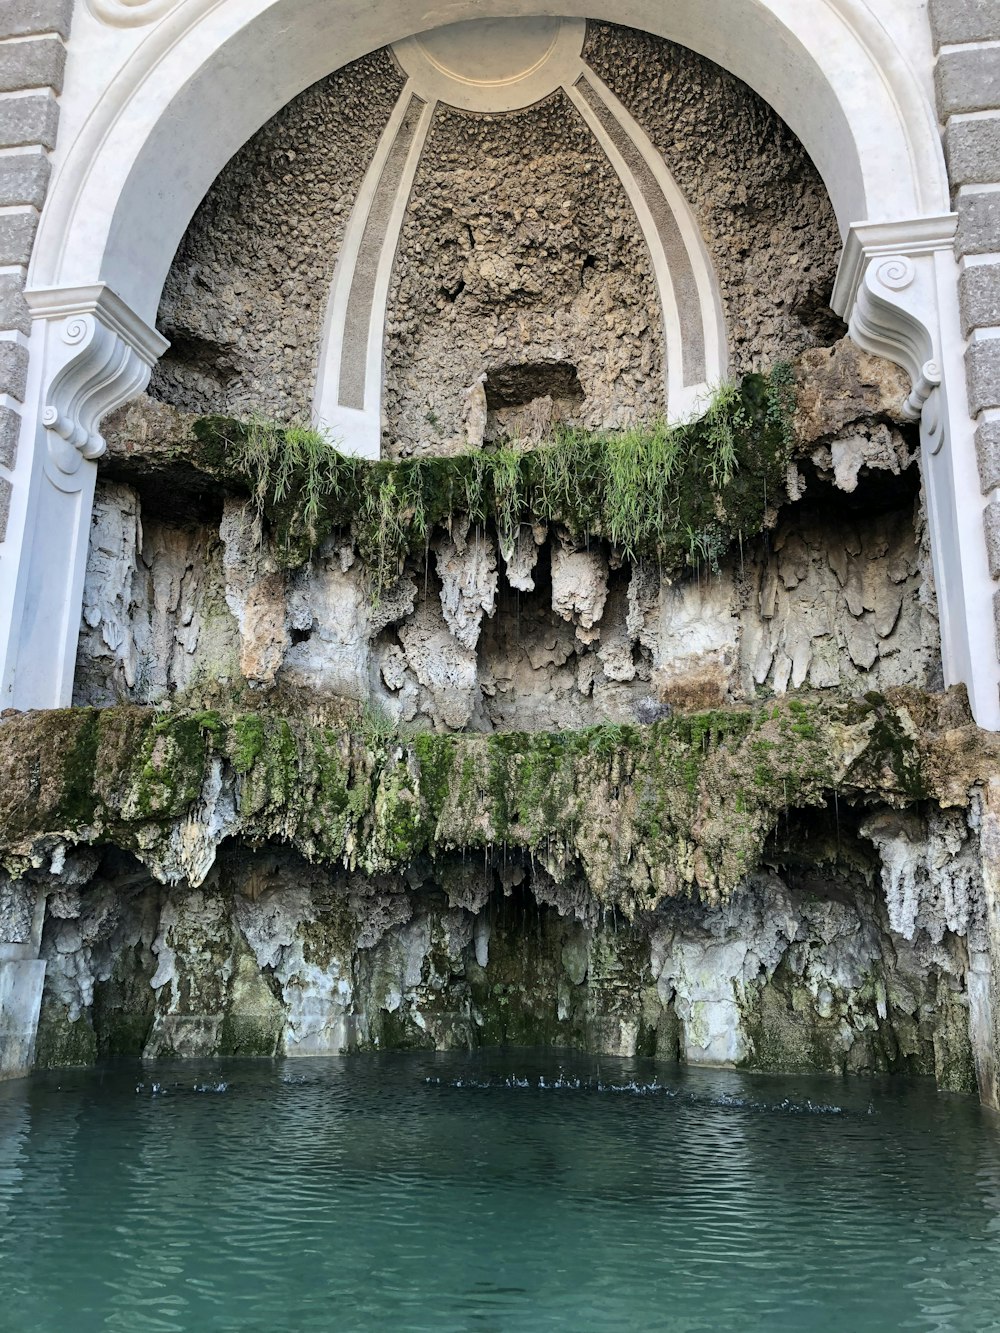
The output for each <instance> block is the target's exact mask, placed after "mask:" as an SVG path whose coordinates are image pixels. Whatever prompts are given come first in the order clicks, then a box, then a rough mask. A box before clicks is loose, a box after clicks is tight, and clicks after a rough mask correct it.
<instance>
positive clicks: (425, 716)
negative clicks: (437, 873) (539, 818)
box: [75, 483, 940, 731]
mask: <svg viewBox="0 0 1000 1333" xmlns="http://www.w3.org/2000/svg"><path fill="white" fill-rule="evenodd" d="M93 534H94V535H93V540H92V544H91V554H90V560H89V563H88V572H87V580H86V584H85V591H84V621H83V632H82V635H81V641H80V650H79V656H78V669H77V677H76V695H75V701H76V702H77V703H79V704H97V705H104V704H108V703H112V702H116V701H122V700H126V701H133V702H148V703H155V702H160V701H162V700H164V699H167V698H169V697H171V696H174V695H176V696H177V697H178V698H181V699H186V700H188V701H196V700H202V701H208V700H213V699H218V698H220V697H224V696H225V695H226V694H227V693H230V692H231V691H232V690H233V689H235V688H238V687H244V686H247V685H249V686H250V687H251V688H254V689H258V690H259V689H265V690H268V689H280V690H281V691H282V692H283V693H284V694H285V695H286V696H287V697H297V698H299V699H300V701H301V704H302V706H303V707H308V706H309V703H310V701H315V700H328V701H332V700H336V699H347V700H352V701H355V702H358V703H361V702H365V701H369V702H373V703H377V704H379V705H380V706H381V707H382V708H384V709H385V710H386V711H387V712H388V713H389V714H390V715H391V716H392V717H393V718H395V719H396V721H398V722H403V723H412V724H415V725H418V726H430V727H433V728H437V729H448V730H453V729H458V730H462V729H465V728H470V727H471V728H472V729H475V730H486V731H492V730H494V729H499V730H510V729H529V730H532V729H539V728H558V727H578V726H585V725H588V724H590V723H592V722H595V721H600V720H612V721H619V722H630V721H635V720H636V719H639V720H644V718H643V713H644V710H648V709H649V708H650V707H651V706H653V705H656V706H661V705H664V704H666V705H669V706H670V707H682V708H689V707H710V706H714V705H717V704H723V703H732V702H738V701H740V700H745V699H750V698H753V697H755V696H756V695H757V694H759V693H768V694H770V693H777V694H782V693H784V692H785V691H786V690H787V689H789V688H791V689H798V688H801V687H809V688H814V689H816V688H819V689H823V688H837V689H843V690H849V691H863V690H866V689H885V688H887V687H890V686H893V685H903V684H916V685H922V686H934V685H935V684H937V683H939V682H938V675H939V670H940V667H939V647H938V637H937V619H936V614H935V608H934V604H933V590H932V588H931V585H930V582H929V566H928V560H927V554H926V551H924V550H923V549H922V547H921V543H920V540H919V538H918V536H917V533H916V532H915V530H914V523H913V505H912V502H911V503H910V505H909V506H907V507H903V508H898V507H897V508H890V509H888V510H887V511H882V512H876V513H869V514H866V513H864V512H862V513H861V514H858V515H851V514H850V512H849V511H846V512H845V513H842V514H841V515H839V516H831V515H829V514H827V515H825V516H824V515H823V514H822V513H818V512H816V511H813V512H809V511H803V513H801V514H797V513H795V512H793V513H791V514H790V515H789V516H788V518H787V519H785V520H784V521H783V522H782V523H781V524H780V526H779V527H778V528H777V530H776V531H775V533H774V535H773V537H772V538H771V539H770V540H769V541H767V542H755V543H752V544H749V543H748V544H747V546H746V548H745V549H744V551H743V552H742V555H741V554H740V553H739V552H735V553H734V554H733V555H732V556H731V557H730V558H729V559H727V560H726V561H725V562H724V563H723V564H722V565H721V566H720V568H719V570H718V572H713V570H711V569H710V568H708V567H705V568H703V569H701V570H700V571H698V572H697V573H696V574H695V575H693V576H692V577H690V578H688V579H685V580H683V581H682V582H680V583H677V584H672V583H670V582H669V581H668V580H666V579H663V578H661V577H660V575H659V573H658V571H657V569H656V568H655V566H651V565H638V566H634V567H633V566H628V565H626V566H624V567H623V566H621V565H619V567H618V568H614V567H612V566H613V565H614V563H615V562H614V555H613V552H609V551H608V550H607V549H606V548H604V547H603V546H601V545H600V544H597V545H595V546H592V547H590V548H589V549H583V548H580V549H577V548H574V547H573V545H572V544H571V543H567V541H566V540H565V538H562V537H560V536H559V535H558V534H542V533H539V534H538V535H539V536H540V537H542V544H541V545H540V546H536V545H535V543H534V537H533V536H532V538H531V545H532V548H533V555H534V557H535V559H534V561H533V563H532V565H531V567H530V570H529V569H528V567H527V565H526V563H524V564H521V565H517V564H514V563H513V562H511V563H508V562H507V561H505V560H504V558H503V556H502V554H499V553H498V552H497V549H496V543H495V539H494V538H493V537H492V536H491V535H490V534H489V533H487V532H484V531H469V532H468V533H466V534H465V536H464V537H461V538H460V540H459V541H458V542H457V543H456V542H455V541H442V542H439V543H436V544H435V547H434V549H432V550H431V551H430V552H429V554H428V559H427V564H426V568H418V567H416V566H414V567H413V568H412V569H410V570H409V571H408V572H407V573H406V574H405V575H404V576H403V578H402V579H401V580H400V582H399V584H398V585H397V587H396V588H395V589H394V590H393V591H392V592H391V594H390V595H389V596H387V597H385V598H384V599H383V600H382V601H381V602H380V603H379V604H378V606H373V605H372V604H371V600H370V597H369V594H368V592H367V589H366V586H365V579H364V571H363V569H362V568H361V566H360V565H359V563H358V561H357V560H356V557H355V555H354V552H353V551H352V550H351V548H350V547H346V548H339V547H338V548H335V549H331V550H329V551H324V552H321V553H320V554H319V555H318V556H317V558H316V559H315V560H314V561H313V563H312V565H311V566H309V567H308V568H307V569H306V570H304V571H301V572H299V573H297V574H295V575H291V576H286V575H284V574H282V573H280V572H278V570H277V567H276V564H275V563H274V562H273V561H272V560H269V558H268V555H267V548H266V546H265V547H264V548H263V549H260V548H258V547H257V545H256V538H255V537H254V536H253V532H252V521H251V520H250V519H249V517H248V515H247V514H246V513H245V511H244V507H243V504H242V503H241V502H239V501H232V502H228V503H227V507H226V511H225V514H224V517H223V520H222V524H221V527H220V526H213V527H207V526H206V527H190V526H184V527H179V526H176V525H174V524H169V523H164V522H162V521H160V520H156V519H153V520H143V519H142V516H141V503H140V501H139V499H138V497H137V495H136V492H135V491H134V490H132V489H131V488H130V487H127V486H124V485H121V484H119V483H108V484H106V485H104V486H102V487H100V488H99V490H98V495H97V499H96V503H95V508H94V527H93ZM248 534H249V535H248ZM529 585H530V586H529Z"/></svg>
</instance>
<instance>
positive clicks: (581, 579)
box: [552, 541, 608, 632]
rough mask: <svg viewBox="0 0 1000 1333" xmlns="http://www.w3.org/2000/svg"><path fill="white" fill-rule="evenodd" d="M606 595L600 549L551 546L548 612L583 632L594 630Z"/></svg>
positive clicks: (606, 578) (558, 542) (599, 618)
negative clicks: (550, 581)
mask: <svg viewBox="0 0 1000 1333" xmlns="http://www.w3.org/2000/svg"><path fill="white" fill-rule="evenodd" d="M607 595H608V562H607V559H606V558H605V555H604V553H603V551H602V550H601V548H600V546H598V545H596V544H595V545H594V546H593V547H592V548H590V549H587V550H584V549H576V548H574V547H572V546H567V545H566V544H565V543H563V542H561V541H557V542H555V543H554V544H553V546H552V610H553V611H555V613H556V615H558V616H561V617H562V619H563V620H568V621H571V622H572V623H573V624H575V625H576V626H578V628H580V629H582V630H583V631H585V632H586V631H589V630H593V629H596V628H597V627H598V626H599V624H600V621H601V617H602V616H603V614H604V603H605V600H606V598H607Z"/></svg>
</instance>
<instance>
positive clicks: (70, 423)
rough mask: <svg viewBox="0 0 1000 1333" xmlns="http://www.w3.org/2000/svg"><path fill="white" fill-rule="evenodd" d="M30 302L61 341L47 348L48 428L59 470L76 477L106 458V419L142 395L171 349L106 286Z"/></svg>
mask: <svg viewBox="0 0 1000 1333" xmlns="http://www.w3.org/2000/svg"><path fill="white" fill-rule="evenodd" d="M25 300H26V302H27V304H28V307H29V309H30V310H31V312H32V317H33V319H36V320H44V321H46V323H47V324H49V325H50V326H52V327H53V328H54V329H55V330H56V332H57V335H58V336H57V337H54V338H50V339H49V340H48V344H47V352H48V360H49V365H48V366H47V367H46V371H47V379H48V386H47V388H46V390H45V401H44V406H43V408H42V413H41V421H42V424H43V425H44V426H45V428H46V431H47V433H48V440H49V456H50V458H51V461H52V463H53V464H54V465H55V468H56V469H57V470H58V472H59V473H62V474H63V475H64V476H65V477H67V478H70V477H72V476H73V475H74V474H75V473H77V472H78V471H79V470H80V466H81V464H82V462H83V460H84V459H85V458H99V457H100V456H101V454H103V453H104V451H105V448H106V445H105V442H104V437H103V436H102V435H101V434H100V431H99V429H98V427H99V425H100V422H101V418H102V417H103V416H104V415H105V414H106V413H107V412H111V411H113V410H114V408H116V407H118V406H120V405H121V404H122V403H125V402H128V400H129V399H130V398H134V397H135V396H136V395H137V394H139V393H141V392H142V390H143V389H144V388H145V387H146V384H147V383H148V381H149V376H150V372H151V370H152V368H153V365H154V364H155V362H156V360H157V359H158V358H159V357H160V356H162V355H163V353H164V352H165V351H166V349H167V347H168V345H169V344H168V343H167V340H166V339H165V338H163V337H161V335H160V334H159V333H157V332H156V330H155V329H151V328H149V326H148V325H147V324H145V323H144V322H143V321H142V320H141V319H139V318H138V316H137V315H135V314H134V312H133V311H131V310H130V309H129V308H128V306H126V305H125V303H124V302H123V301H122V300H120V299H119V297H117V296H116V295H115V294H114V292H112V291H111V290H110V289H109V288H108V287H106V286H105V285H104V284H103V283H96V284H94V285H92V286H89V287H76V288H70V289H59V288H48V289H43V290H34V291H27V292H25ZM53 480H57V479H56V478H53ZM64 484H65V483H64Z"/></svg>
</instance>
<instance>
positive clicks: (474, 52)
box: [392, 18, 587, 112]
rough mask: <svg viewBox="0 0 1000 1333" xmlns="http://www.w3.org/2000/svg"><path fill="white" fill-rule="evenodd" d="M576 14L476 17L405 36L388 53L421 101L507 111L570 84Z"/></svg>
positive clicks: (577, 36) (577, 40) (576, 46)
mask: <svg viewBox="0 0 1000 1333" xmlns="http://www.w3.org/2000/svg"><path fill="white" fill-rule="evenodd" d="M586 30H587V25H586V23H585V22H584V21H583V19H573V18H524V19H518V20H517V21H516V22H514V23H511V21H510V20H509V19H478V20H473V21H471V22H469V21H466V22H463V23H449V24H448V25H447V26H446V27H443V28H432V29H431V30H430V31H429V32H422V33H418V34H417V35H416V36H415V37H407V38H406V39H405V40H404V41H402V42H396V43H395V44H394V46H393V48H392V49H393V54H394V55H395V57H396V59H397V60H398V61H399V63H400V64H401V65H402V67H403V69H404V70H405V71H406V73H407V74H408V75H409V77H410V79H411V80H412V83H413V88H414V91H415V92H417V93H418V94H419V95H420V96H421V97H423V98H424V99H425V101H428V102H433V101H439V102H446V103H447V104H448V105H449V106H456V107H460V108H461V109H462V110H464V111H486V112H495V111H514V110H517V109H519V108H521V107H526V106H531V105H532V104H533V103H534V102H538V101H540V100H541V99H542V98H543V97H547V96H548V95H549V93H551V92H554V91H555V90H556V88H559V87H560V86H561V85H562V84H565V83H571V82H572V81H573V78H574V77H575V71H576V70H578V68H579V62H580V51H581V49H582V47H583V39H584V37H585V35H586Z"/></svg>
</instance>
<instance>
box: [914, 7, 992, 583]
mask: <svg viewBox="0 0 1000 1333" xmlns="http://www.w3.org/2000/svg"><path fill="white" fill-rule="evenodd" d="M930 8H931V24H932V28H933V31H934V40H935V45H936V47H937V66H936V70H935V78H936V83H937V101H938V114H939V116H940V118H941V122H942V127H943V134H944V145H945V153H946V156H947V160H948V173H949V177H950V179H951V185H952V191H953V201H954V208H955V211H956V212H957V213H958V217H959V222H958V232H957V235H956V238H955V250H956V254H957V256H958V259H959V262H960V265H961V269H962V273H961V278H960V286H959V299H960V305H961V313H962V332H963V334H964V335H965V337H966V338H968V339H969V344H968V351H967V353H966V368H967V375H968V385H969V406H970V409H971V411H972V413H973V415H974V417H975V420H976V425H977V429H976V446H977V450H978V453H979V475H980V480H981V484H982V489H983V494H984V495H991V496H992V498H991V502H990V505H989V507H988V509H987V515H990V514H995V513H996V512H997V511H998V510H1000V486H998V483H1000V467H998V464H997V450H998V445H997V441H998V438H1000V7H998V6H997V5H996V4H995V3H994V0H931V7H930ZM989 526H990V525H989V520H988V522H987V527H989ZM991 554H992V553H991ZM994 573H995V574H996V575H998V576H1000V566H996V565H995V562H994Z"/></svg>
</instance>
